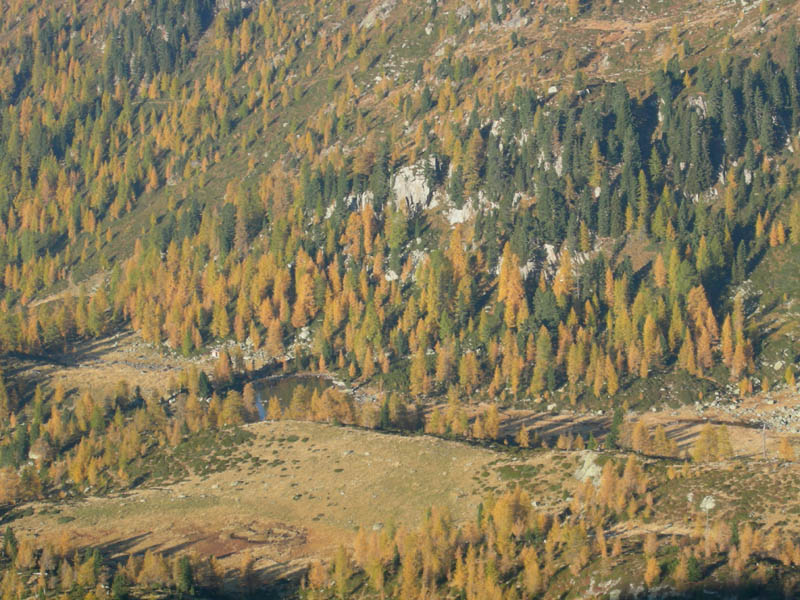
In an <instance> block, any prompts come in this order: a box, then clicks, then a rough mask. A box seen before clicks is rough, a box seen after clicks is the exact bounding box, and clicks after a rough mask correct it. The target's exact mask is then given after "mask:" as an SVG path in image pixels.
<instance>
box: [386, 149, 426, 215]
mask: <svg viewBox="0 0 800 600" xmlns="http://www.w3.org/2000/svg"><path fill="white" fill-rule="evenodd" d="M435 160H436V159H435V158H431V161H435ZM433 166H434V167H435V166H436V165H435V164H434V165H433ZM392 190H393V191H394V198H395V205H396V206H397V208H398V209H399V210H402V211H404V212H405V213H406V214H416V213H418V212H420V211H423V210H425V209H427V208H433V207H434V206H435V203H434V202H432V199H433V194H432V190H431V188H430V186H429V185H428V178H427V177H425V171H424V168H423V165H421V164H420V163H416V164H413V165H409V166H406V167H403V168H401V169H399V170H398V171H397V173H396V174H395V176H394V181H393V183H392Z"/></svg>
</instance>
